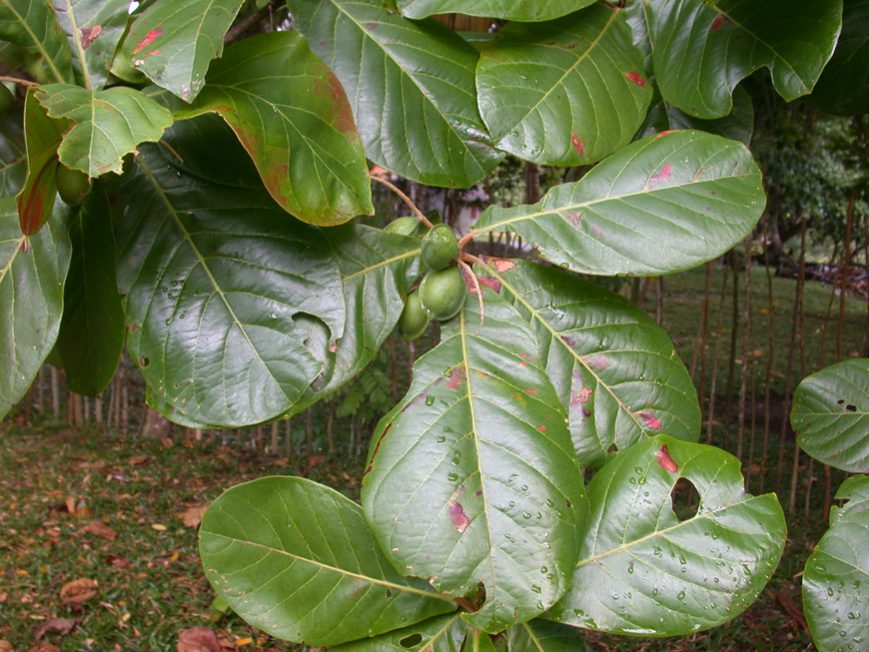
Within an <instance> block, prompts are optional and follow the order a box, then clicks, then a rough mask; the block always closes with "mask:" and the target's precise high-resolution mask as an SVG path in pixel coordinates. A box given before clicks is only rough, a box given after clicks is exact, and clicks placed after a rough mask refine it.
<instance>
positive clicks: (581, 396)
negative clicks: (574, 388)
mask: <svg viewBox="0 0 869 652" xmlns="http://www.w3.org/2000/svg"><path fill="white" fill-rule="evenodd" d="M593 393H594V390H593V389H592V388H591V387H583V388H582V389H580V390H579V391H578V392H573V394H572V396H571V397H570V404H571V405H574V406H576V405H585V404H586V403H588V402H589V401H590V400H591V395H592V394H593Z"/></svg>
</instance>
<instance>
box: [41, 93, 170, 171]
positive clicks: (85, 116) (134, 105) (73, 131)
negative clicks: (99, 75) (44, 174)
mask: <svg viewBox="0 0 869 652" xmlns="http://www.w3.org/2000/svg"><path fill="white" fill-rule="evenodd" d="M36 99H38V100H39V103H40V104H41V105H42V106H43V107H44V108H45V110H46V111H47V112H48V115H49V117H51V118H55V119H63V120H68V121H69V124H70V128H69V130H68V131H66V132H65V133H64V135H63V142H62V143H61V145H60V148H59V149H58V155H59V156H60V161H61V163H63V164H64V165H65V166H67V167H69V168H73V169H75V170H80V171H81V172H84V173H85V174H87V175H88V176H90V177H98V176H100V175H102V174H105V173H106V172H115V173H117V174H120V173H121V171H122V169H123V162H124V157H125V156H126V155H127V154H131V153H133V152H135V151H136V150H137V148H138V146H139V145H140V144H142V143H151V142H156V141H157V140H159V139H160V137H161V136H162V135H163V131H165V129H166V128H167V127H169V126H170V125H171V124H172V114H171V113H170V112H169V111H168V110H167V109H166V108H165V107H163V106H161V105H159V104H157V102H155V101H154V100H152V99H151V98H150V97H148V96H147V95H145V94H144V93H142V92H140V91H138V90H135V89H132V88H125V87H123V86H116V87H114V88H109V89H106V90H102V91H89V90H86V89H84V88H81V87H80V86H73V85H71V84H48V85H45V86H40V87H39V88H38V89H37V91H36Z"/></svg>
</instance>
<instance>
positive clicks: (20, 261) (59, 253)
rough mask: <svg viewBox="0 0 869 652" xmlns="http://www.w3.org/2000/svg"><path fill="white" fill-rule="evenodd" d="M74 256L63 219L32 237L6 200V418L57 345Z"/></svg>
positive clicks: (2, 359)
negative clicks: (64, 284) (65, 293)
mask: <svg viewBox="0 0 869 652" xmlns="http://www.w3.org/2000/svg"><path fill="white" fill-rule="evenodd" d="M59 217H60V216H58V218H59ZM69 256H70V246H69V238H68V237H67V234H66V229H65V227H64V226H63V225H62V224H61V223H60V220H59V219H55V220H51V221H49V222H48V223H47V224H46V226H45V228H44V229H42V230H41V231H40V232H39V233H37V234H34V235H33V236H31V237H29V238H28V237H27V236H25V235H23V234H22V233H21V231H20V230H19V228H18V216H17V212H16V210H15V202H14V201H13V200H12V198H5V199H0V305H2V306H3V311H2V312H0V419H2V418H3V417H4V416H6V413H7V412H9V410H10V409H11V408H12V407H13V406H14V405H15V404H16V403H17V402H18V401H19V400H20V399H21V398H22V397H23V396H24V395H25V394H26V393H27V390H28V388H29V387H30V384H31V383H32V382H33V379H34V378H35V377H36V374H37V372H38V371H39V368H40V367H41V366H42V362H43V361H44V360H45V358H46V357H47V356H48V354H49V352H50V351H51V348H52V347H53V346H54V341H55V339H56V338H57V331H58V328H59V327H60V316H61V313H62V312H63V282H64V279H65V278H66V272H67V269H68V268H69Z"/></svg>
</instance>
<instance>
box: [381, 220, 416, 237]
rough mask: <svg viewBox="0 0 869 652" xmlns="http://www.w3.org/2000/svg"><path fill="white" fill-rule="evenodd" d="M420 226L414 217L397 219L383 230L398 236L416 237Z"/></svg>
mask: <svg viewBox="0 0 869 652" xmlns="http://www.w3.org/2000/svg"><path fill="white" fill-rule="evenodd" d="M421 224H422V222H420V221H419V220H418V219H417V218H415V217H399V218H398V219H395V220H392V221H391V222H390V223H389V224H387V225H386V228H385V229H383V230H384V231H388V232H389V233H398V234H399V235H416V234H417V232H418V228H419V226H420V225H421Z"/></svg>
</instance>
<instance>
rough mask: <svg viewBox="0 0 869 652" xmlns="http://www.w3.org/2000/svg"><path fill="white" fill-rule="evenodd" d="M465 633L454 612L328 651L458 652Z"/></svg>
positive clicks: (464, 628) (464, 625) (463, 625)
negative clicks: (412, 651)
mask: <svg viewBox="0 0 869 652" xmlns="http://www.w3.org/2000/svg"><path fill="white" fill-rule="evenodd" d="M467 629H468V625H467V623H465V621H464V620H462V619H461V617H460V615H459V613H458V612H456V613H452V614H447V615H444V616H436V617H434V618H430V619H428V620H426V621H423V622H421V623H417V624H415V625H412V626H410V627H405V628H403V629H396V630H395V631H392V632H389V633H387V634H381V635H380V636H376V637H374V638H369V639H364V640H361V641H354V642H352V643H345V644H344V645H339V646H338V647H335V648H330V649H331V650H332V652H407V651H408V650H414V651H417V652H459V650H460V649H461V646H462V641H464V640H465V633H466V631H467Z"/></svg>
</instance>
